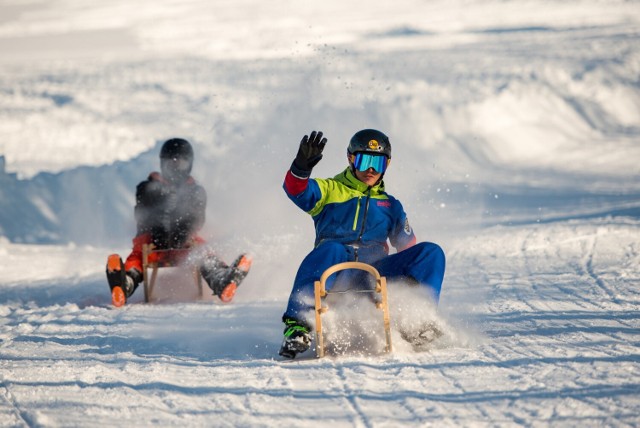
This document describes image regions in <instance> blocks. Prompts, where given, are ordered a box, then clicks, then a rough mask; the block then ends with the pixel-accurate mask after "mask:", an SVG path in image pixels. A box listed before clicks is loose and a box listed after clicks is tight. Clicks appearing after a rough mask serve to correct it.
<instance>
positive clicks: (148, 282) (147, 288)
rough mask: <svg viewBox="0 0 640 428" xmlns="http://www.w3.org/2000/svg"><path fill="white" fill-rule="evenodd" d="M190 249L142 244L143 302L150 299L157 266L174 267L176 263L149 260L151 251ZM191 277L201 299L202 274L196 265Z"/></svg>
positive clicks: (147, 301)
mask: <svg viewBox="0 0 640 428" xmlns="http://www.w3.org/2000/svg"><path fill="white" fill-rule="evenodd" d="M189 250H190V249H188V248H185V249H182V248H181V249H170V250H156V249H155V246H154V245H153V244H143V245H142V281H143V283H144V301H145V303H149V301H150V300H151V296H152V293H153V288H154V287H155V284H156V279H157V278H158V268H160V267H175V266H177V264H172V263H168V264H165V263H162V264H161V263H158V262H149V256H150V255H151V254H152V253H162V252H168V251H174V252H175V251H189ZM149 269H151V278H149V272H148V270H149ZM193 277H194V280H195V283H196V287H197V288H198V295H199V296H200V298H201V299H202V297H203V296H204V294H203V290H202V275H200V269H198V267H197V266H194V268H193Z"/></svg>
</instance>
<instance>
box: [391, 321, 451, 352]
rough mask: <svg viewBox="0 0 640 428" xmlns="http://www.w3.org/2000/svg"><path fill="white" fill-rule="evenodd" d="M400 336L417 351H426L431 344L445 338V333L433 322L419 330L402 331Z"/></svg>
mask: <svg viewBox="0 0 640 428" xmlns="http://www.w3.org/2000/svg"><path fill="white" fill-rule="evenodd" d="M400 336H401V337H402V338H403V339H404V340H406V341H407V342H409V343H410V344H411V346H412V347H413V349H414V350H415V351H425V350H427V348H428V347H429V345H430V344H431V343H433V342H434V341H436V340H437V339H439V338H440V337H442V336H444V331H442V329H441V328H440V327H439V326H438V324H436V323H435V322H433V321H432V322H428V323H425V324H423V325H421V326H420V327H419V328H417V329H413V330H400Z"/></svg>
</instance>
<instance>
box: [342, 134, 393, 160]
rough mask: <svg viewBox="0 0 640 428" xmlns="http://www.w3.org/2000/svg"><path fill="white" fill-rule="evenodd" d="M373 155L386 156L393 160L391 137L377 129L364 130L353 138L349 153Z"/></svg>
mask: <svg viewBox="0 0 640 428" xmlns="http://www.w3.org/2000/svg"><path fill="white" fill-rule="evenodd" d="M362 152H364V153H372V154H382V155H386V156H387V157H388V158H389V159H391V143H390V142H389V137H387V136H386V135H384V134H383V133H382V132H380V131H377V130H375V129H363V130H362V131H358V132H356V133H355V134H354V136H353V137H351V141H349V146H348V147H347V153H349V154H350V155H352V154H355V153H362Z"/></svg>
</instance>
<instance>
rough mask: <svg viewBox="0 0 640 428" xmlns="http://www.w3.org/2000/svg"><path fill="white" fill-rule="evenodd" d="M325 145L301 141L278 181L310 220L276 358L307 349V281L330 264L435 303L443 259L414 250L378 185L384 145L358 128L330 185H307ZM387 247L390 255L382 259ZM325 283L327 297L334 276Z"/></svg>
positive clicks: (425, 247)
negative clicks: (367, 273) (374, 273)
mask: <svg viewBox="0 0 640 428" xmlns="http://www.w3.org/2000/svg"><path fill="white" fill-rule="evenodd" d="M326 142H327V139H326V138H322V132H315V131H313V132H311V134H310V135H309V136H307V135H305V136H304V137H303V139H302V141H301V142H300V147H299V150H298V153H297V155H296V158H295V160H294V161H293V163H292V165H291V168H290V169H289V171H288V172H287V174H286V177H285V180H284V190H285V192H286V194H287V196H288V197H289V198H290V199H291V200H292V201H293V202H294V203H295V204H296V205H297V206H298V207H299V208H301V209H302V210H304V211H306V212H307V213H308V214H310V215H311V217H312V218H313V222H314V224H315V230H316V240H315V247H314V249H313V250H312V251H311V252H310V253H309V254H308V255H307V256H306V257H305V259H304V260H303V261H302V264H301V265H300V267H299V269H298V273H297V275H296V278H295V281H294V284H293V290H292V292H291V295H290V297H289V303H288V305H287V309H286V311H285V313H284V315H283V322H284V323H285V332H284V335H285V338H284V342H283V344H282V348H281V349H280V355H282V356H284V357H286V358H295V356H296V354H298V353H301V352H304V351H306V350H307V349H308V348H309V346H310V344H311V334H310V333H311V323H310V321H309V317H310V316H312V315H313V308H314V298H313V293H314V292H313V287H314V282H315V281H317V280H319V278H320V275H322V273H323V272H324V271H325V270H326V269H327V268H329V267H331V266H333V265H334V264H337V263H341V262H347V261H360V262H363V263H368V264H371V265H372V266H374V267H375V268H376V269H377V270H378V271H379V273H380V275H382V276H385V277H387V279H389V280H393V279H400V280H404V281H405V282H409V283H414V284H419V285H420V286H423V287H425V288H426V289H427V290H428V291H429V294H430V295H431V297H432V299H433V302H434V303H435V304H437V303H438V299H439V296H440V288H441V285H442V280H443V277H444V269H445V256H444V252H443V251H442V249H441V248H440V247H439V246H438V245H436V244H434V243H430V242H421V243H416V236H415V234H414V233H413V230H412V228H411V226H410V225H409V221H408V220H407V215H406V214H405V212H404V209H403V208H402V204H401V203H400V201H398V200H397V199H395V198H394V197H393V196H391V195H389V194H387V193H386V192H385V186H384V182H383V181H382V178H383V176H384V173H385V171H386V169H387V167H388V165H389V163H390V161H391V144H390V142H389V138H388V137H387V136H386V135H385V134H383V133H382V132H380V131H377V130H374V129H364V130H362V131H359V132H357V133H356V134H355V135H354V136H353V137H352V138H351V141H350V142H349V146H348V148H347V156H348V161H349V166H348V167H347V168H346V169H345V170H344V171H342V172H341V173H339V174H338V175H336V176H335V177H333V178H328V179H318V178H316V179H311V178H310V175H311V170H312V169H313V167H314V166H315V165H316V164H317V163H318V162H319V161H320V159H321V158H322V151H323V150H324V146H325V144H326ZM388 242H389V243H390V244H391V245H392V246H393V247H394V248H395V249H396V250H397V252H396V253H395V254H391V255H389V245H388ZM337 276H339V275H334V276H332V277H330V278H329V280H328V281H327V283H326V287H327V290H330V289H331V287H332V286H333V285H334V283H335V280H336V277H337Z"/></svg>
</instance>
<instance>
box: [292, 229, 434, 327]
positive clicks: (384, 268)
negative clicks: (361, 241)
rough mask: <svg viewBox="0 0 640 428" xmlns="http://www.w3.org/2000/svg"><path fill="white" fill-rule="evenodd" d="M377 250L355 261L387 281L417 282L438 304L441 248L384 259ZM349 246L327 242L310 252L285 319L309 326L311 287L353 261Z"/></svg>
mask: <svg viewBox="0 0 640 428" xmlns="http://www.w3.org/2000/svg"><path fill="white" fill-rule="evenodd" d="M379 248H380V247H376V249H375V250H374V251H369V250H367V249H366V248H359V249H358V261H360V262H363V263H368V264H370V265H372V266H373V267H375V268H376V269H377V270H378V272H379V273H380V275H382V276H384V277H386V278H387V281H391V280H394V279H397V280H408V281H411V282H417V283H418V284H420V285H421V286H423V287H426V288H427V289H428V291H429V292H430V294H431V296H432V298H433V302H434V303H436V304H437V303H438V300H439V298H440V288H441V287H442V281H443V279H444V269H445V256H444V251H442V248H440V246H438V245H437V244H434V243H431V242H420V243H418V244H416V245H414V246H412V247H409V248H407V249H406V250H403V251H400V252H399V253H395V254H391V255H386V254H385V253H384V252H382V251H380V250H379ZM355 251H356V250H355V249H354V248H353V247H352V246H349V245H345V244H341V243H339V242H334V241H327V242H324V243H321V244H320V245H318V246H317V247H316V248H314V249H313V251H311V252H310V253H309V254H308V255H307V256H306V257H305V258H304V260H303V261H302V264H301V265H300V267H299V268H298V273H297V274H296V278H295V281H294V283H293V290H292V291H291V295H290V296H289V303H288V305H287V310H286V312H285V313H284V318H293V319H295V320H298V321H301V322H304V323H306V324H309V321H310V320H311V319H310V317H311V318H312V317H313V310H314V308H315V304H314V291H313V286H314V285H313V284H314V282H315V281H318V280H319V279H320V275H322V273H323V272H324V271H325V270H326V269H328V268H329V267H331V266H333V265H335V264H338V263H342V262H352V261H355V259H356V254H355ZM348 272H353V271H341V272H339V273H338V274H336V275H332V276H331V277H329V278H328V279H327V282H326V289H327V291H329V290H331V288H332V287H333V286H334V284H335V282H336V280H337V279H338V278H339V277H340V276H341V275H343V274H345V273H348Z"/></svg>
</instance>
